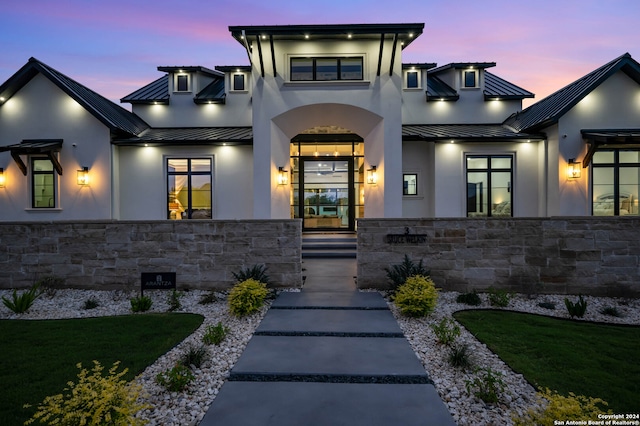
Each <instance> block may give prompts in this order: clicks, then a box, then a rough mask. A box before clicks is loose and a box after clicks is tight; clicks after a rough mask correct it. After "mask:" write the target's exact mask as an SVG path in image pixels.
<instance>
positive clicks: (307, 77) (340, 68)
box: [290, 57, 364, 81]
mask: <svg viewBox="0 0 640 426" xmlns="http://www.w3.org/2000/svg"><path fill="white" fill-rule="evenodd" d="M363 75H364V72H363V62H362V57H352V58H351V57H345V58H334V57H327V58H324V57H323V58H291V73H290V79H291V81H337V80H362V79H363Z"/></svg>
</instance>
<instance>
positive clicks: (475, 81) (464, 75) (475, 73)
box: [462, 70, 478, 89]
mask: <svg viewBox="0 0 640 426" xmlns="http://www.w3.org/2000/svg"><path fill="white" fill-rule="evenodd" d="M467 75H473V85H472V86H471V85H469V84H467V83H469V80H468V79H467ZM462 81H463V83H464V88H465V89H474V88H476V87H478V71H476V70H465V71H463V73H462Z"/></svg>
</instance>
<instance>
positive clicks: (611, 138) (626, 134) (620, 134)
mask: <svg viewBox="0 0 640 426" xmlns="http://www.w3.org/2000/svg"><path fill="white" fill-rule="evenodd" d="M580 133H581V134H582V137H583V138H584V139H586V140H588V141H592V142H596V143H599V144H625V143H638V142H640V129H582V130H580Z"/></svg>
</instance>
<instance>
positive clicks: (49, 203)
mask: <svg viewBox="0 0 640 426" xmlns="http://www.w3.org/2000/svg"><path fill="white" fill-rule="evenodd" d="M31 174H32V175H31V207H33V208H34V209H41V208H53V207H56V185H55V182H56V180H55V170H54V168H53V163H52V162H51V160H49V159H48V158H32V159H31Z"/></svg>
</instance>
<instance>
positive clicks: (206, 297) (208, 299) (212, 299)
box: [198, 291, 218, 305]
mask: <svg viewBox="0 0 640 426" xmlns="http://www.w3.org/2000/svg"><path fill="white" fill-rule="evenodd" d="M217 301H218V296H216V292H215V291H210V292H208V293H207V294H203V295H202V297H200V300H198V304H200V305H208V304H210V303H216V302H217Z"/></svg>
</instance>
